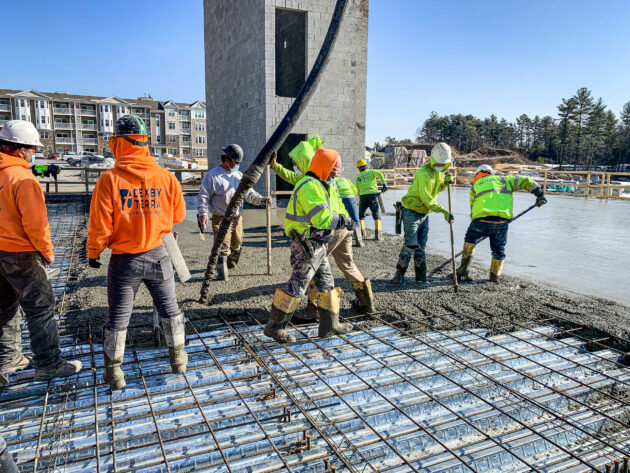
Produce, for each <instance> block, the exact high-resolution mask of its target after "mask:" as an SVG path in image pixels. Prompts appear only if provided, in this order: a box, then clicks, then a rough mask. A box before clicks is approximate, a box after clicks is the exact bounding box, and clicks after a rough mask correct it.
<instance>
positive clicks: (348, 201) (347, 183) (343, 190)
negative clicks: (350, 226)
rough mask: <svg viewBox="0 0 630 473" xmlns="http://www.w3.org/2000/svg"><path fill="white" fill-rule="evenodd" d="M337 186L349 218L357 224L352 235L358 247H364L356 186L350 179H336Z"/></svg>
mask: <svg viewBox="0 0 630 473" xmlns="http://www.w3.org/2000/svg"><path fill="white" fill-rule="evenodd" d="M335 184H336V185H337V192H338V193H339V197H341V201H342V202H343V206H344V207H345V208H346V211H347V212H348V216H349V217H350V218H351V219H352V221H353V222H354V223H355V227H354V230H353V231H352V233H353V236H354V238H355V240H356V242H357V246H359V247H362V246H364V245H363V236H362V234H361V224H360V221H359V209H358V208H357V199H356V196H357V194H358V191H357V188H356V187H355V186H354V184H353V183H352V181H351V180H350V179H348V178H347V177H338V178H336V179H335Z"/></svg>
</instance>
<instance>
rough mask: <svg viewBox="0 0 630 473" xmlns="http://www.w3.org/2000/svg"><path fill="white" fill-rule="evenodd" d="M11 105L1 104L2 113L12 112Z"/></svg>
mask: <svg viewBox="0 0 630 473" xmlns="http://www.w3.org/2000/svg"><path fill="white" fill-rule="evenodd" d="M10 111H11V105H6V104H0V112H10Z"/></svg>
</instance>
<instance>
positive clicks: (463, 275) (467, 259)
mask: <svg viewBox="0 0 630 473" xmlns="http://www.w3.org/2000/svg"><path fill="white" fill-rule="evenodd" d="M474 254H475V244H474V243H466V242H464V249H463V250H462V261H461V263H460V264H459V268H457V271H456V274H457V279H458V280H459V281H472V278H471V277H470V276H469V274H468V271H470V266H471V265H472V259H473V255H474Z"/></svg>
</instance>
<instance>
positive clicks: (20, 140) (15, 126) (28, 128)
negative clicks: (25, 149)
mask: <svg viewBox="0 0 630 473" xmlns="http://www.w3.org/2000/svg"><path fill="white" fill-rule="evenodd" d="M0 140H4V141H8V142H10V143H16V144H20V145H26V146H44V145H43V144H42V142H41V141H39V133H38V132H37V129H36V128H35V125H33V124H32V123H31V122H27V121H25V120H11V121H8V122H7V123H6V124H5V125H4V127H2V130H0Z"/></svg>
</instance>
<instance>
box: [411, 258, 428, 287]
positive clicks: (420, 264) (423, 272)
mask: <svg viewBox="0 0 630 473" xmlns="http://www.w3.org/2000/svg"><path fill="white" fill-rule="evenodd" d="M413 267H414V269H415V272H416V282H419V283H421V284H426V283H427V260H426V259H425V258H422V259H420V258H414V259H413Z"/></svg>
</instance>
